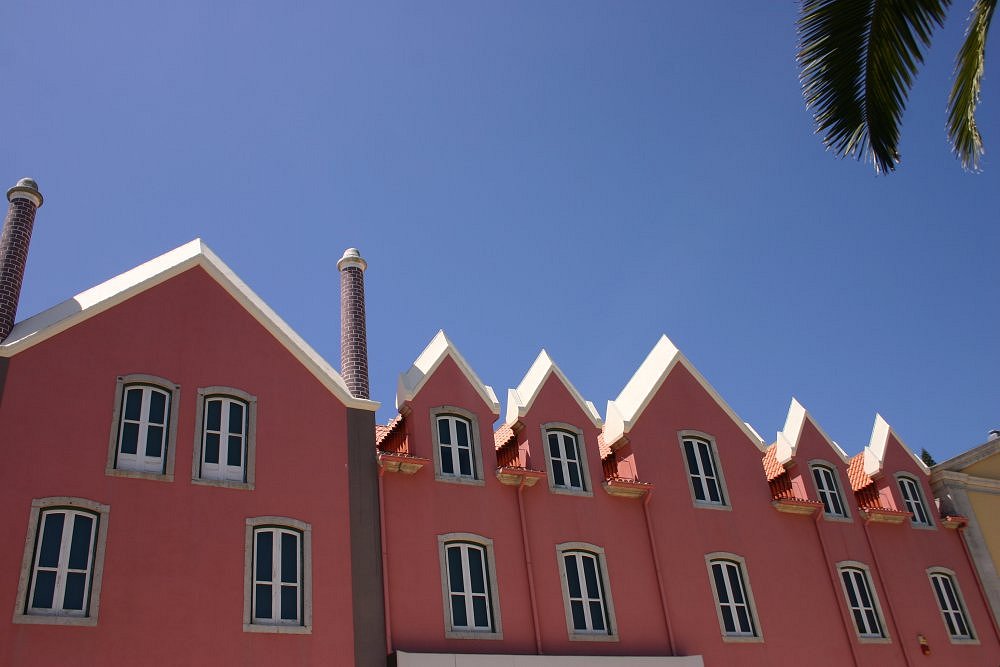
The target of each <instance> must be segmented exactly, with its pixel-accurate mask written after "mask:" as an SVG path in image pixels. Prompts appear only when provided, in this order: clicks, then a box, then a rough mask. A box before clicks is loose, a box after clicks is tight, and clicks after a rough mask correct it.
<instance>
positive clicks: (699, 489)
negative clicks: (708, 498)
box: [691, 477, 705, 500]
mask: <svg viewBox="0 0 1000 667" xmlns="http://www.w3.org/2000/svg"><path fill="white" fill-rule="evenodd" d="M691 484H692V486H693V487H694V497H695V500H704V499H705V487H704V486H703V485H702V483H701V477H692V478H691Z"/></svg>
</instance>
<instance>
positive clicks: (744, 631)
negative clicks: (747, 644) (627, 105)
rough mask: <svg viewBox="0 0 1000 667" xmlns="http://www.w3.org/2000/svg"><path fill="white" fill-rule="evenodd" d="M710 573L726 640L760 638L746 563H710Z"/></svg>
mask: <svg viewBox="0 0 1000 667" xmlns="http://www.w3.org/2000/svg"><path fill="white" fill-rule="evenodd" d="M709 569H710V571H711V574H712V589H713V591H714V592H715V601H716V604H717V605H718V614H719V623H720V625H721V626H722V634H723V635H724V636H726V637H759V636H760V635H759V632H758V630H757V623H756V621H755V620H754V618H755V614H754V608H753V601H752V599H751V597H750V592H749V587H748V585H747V583H746V578H745V576H744V573H743V563H742V562H741V561H739V560H734V559H729V558H715V559H711V560H709Z"/></svg>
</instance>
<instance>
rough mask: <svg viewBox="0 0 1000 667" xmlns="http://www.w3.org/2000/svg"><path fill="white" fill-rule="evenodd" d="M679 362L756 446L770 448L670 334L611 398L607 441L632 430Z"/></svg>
mask: <svg viewBox="0 0 1000 667" xmlns="http://www.w3.org/2000/svg"><path fill="white" fill-rule="evenodd" d="M677 364H681V365H682V366H684V368H686V369H687V370H688V372H689V373H691V375H693V376H694V378H695V380H697V381H698V384H700V385H701V386H702V388H703V389H704V390H705V391H706V392H708V394H709V396H711V397H712V399H713V400H714V401H715V402H716V403H717V404H718V405H719V407H720V408H722V410H723V412H725V413H726V414H727V415H729V417H730V419H732V420H733V421H734V422H735V423H736V425H737V426H738V427H739V429H740V430H741V431H742V432H743V433H744V434H745V435H746V436H747V438H748V439H749V440H750V441H751V442H753V443H754V445H756V447H757V449H758V450H760V451H761V452H763V451H764V450H765V449H766V447H765V446H764V441H763V440H762V439H761V437H760V436H759V435H757V432H756V431H754V430H753V429H752V428H750V427H749V426H747V424H746V422H744V421H743V420H742V419H740V418H739V417H738V416H737V415H736V413H735V412H734V411H733V409H732V408H731V407H729V404H727V403H726V402H725V401H724V400H723V399H722V396H720V395H719V392H717V391H716V390H715V388H714V387H713V386H712V385H711V384H709V383H708V380H706V379H705V376H703V375H702V374H701V373H700V372H698V369H697V368H695V367H694V365H693V364H692V363H691V362H690V361H688V360H687V358H686V357H685V356H684V355H683V354H682V353H681V351H680V350H678V349H677V346H675V345H674V344H673V343H672V342H671V341H670V339H669V338H667V337H666V336H661V337H660V340H658V341H657V343H656V345H654V346H653V349H652V350H651V351H650V352H649V355H648V356H647V357H646V359H645V360H644V361H643V362H642V364H640V365H639V368H638V370H636V372H635V374H634V375H633V376H632V378H631V379H630V380H629V381H628V383H627V384H626V385H625V388H624V389H622V391H621V393H620V394H618V398H616V399H615V400H613V401H608V411H607V416H606V418H605V421H604V442H606V443H608V444H609V445H610V444H613V443H615V442H617V441H618V440H619V439H620V438H621V437H622V436H623V435H625V434H626V433H628V432H629V431H630V430H631V429H632V426H633V425H634V424H635V422H636V420H638V419H639V417H640V416H641V415H642V413H643V411H644V410H645V409H646V406H648V405H649V402H650V401H651V400H652V399H653V396H655V395H656V392H657V391H659V389H660V386H661V385H662V384H663V382H664V380H666V379H667V376H669V375H670V373H671V371H673V369H674V367H675V366H676V365H677Z"/></svg>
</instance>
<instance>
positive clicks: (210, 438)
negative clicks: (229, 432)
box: [205, 433, 219, 463]
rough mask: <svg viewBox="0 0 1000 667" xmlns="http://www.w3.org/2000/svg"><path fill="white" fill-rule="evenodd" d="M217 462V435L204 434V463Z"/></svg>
mask: <svg viewBox="0 0 1000 667" xmlns="http://www.w3.org/2000/svg"><path fill="white" fill-rule="evenodd" d="M218 462H219V434H218V433H206V434H205V463H218Z"/></svg>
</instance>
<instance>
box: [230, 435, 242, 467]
mask: <svg viewBox="0 0 1000 667" xmlns="http://www.w3.org/2000/svg"><path fill="white" fill-rule="evenodd" d="M226 463H227V464H228V465H231V466H239V465H243V438H241V437H240V436H238V435H231V436H229V447H228V448H227V449H226Z"/></svg>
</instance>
